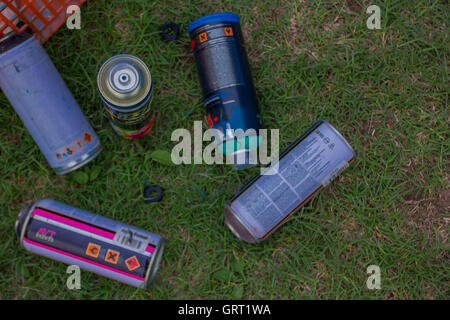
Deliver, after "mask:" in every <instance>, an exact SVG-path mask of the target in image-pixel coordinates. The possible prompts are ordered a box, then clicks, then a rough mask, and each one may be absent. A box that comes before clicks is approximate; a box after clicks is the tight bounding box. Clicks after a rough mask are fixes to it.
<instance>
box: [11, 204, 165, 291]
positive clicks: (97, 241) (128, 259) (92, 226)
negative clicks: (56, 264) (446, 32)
mask: <svg viewBox="0 0 450 320" xmlns="http://www.w3.org/2000/svg"><path fill="white" fill-rule="evenodd" d="M15 229H16V233H17V236H18V237H19V240H20V244H21V246H22V247H23V248H24V249H25V250H27V251H31V252H34V253H36V254H39V255H41V256H44V257H48V258H50V259H54V260H58V261H61V262H64V263H67V264H74V265H78V266H79V267H80V268H83V269H86V270H88V271H91V272H94V273H97V274H100V275H103V276H105V277H108V278H112V279H115V280H118V281H121V282H124V283H127V284H130V285H132V286H135V287H140V288H144V289H146V288H148V286H149V285H150V283H151V281H152V279H153V277H154V276H155V274H156V271H157V269H158V265H159V262H160V260H161V256H162V253H163V251H164V244H165V239H164V238H162V237H160V236H158V235H156V234H153V233H150V232H147V231H144V230H141V229H138V228H134V227H131V226H129V225H126V224H123V223H120V222H117V221H114V220H111V219H108V218H105V217H102V216H99V215H96V214H93V213H90V212H87V211H84V210H81V209H78V208H74V207H71V206H68V205H66V204H63V203H61V202H57V201H55V200H51V199H44V200H38V201H35V202H33V203H32V204H31V205H29V206H27V207H26V208H24V209H23V210H22V211H21V212H20V214H19V217H18V218H17V221H16V225H15Z"/></svg>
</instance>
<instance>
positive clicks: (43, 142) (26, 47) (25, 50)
mask: <svg viewBox="0 0 450 320" xmlns="http://www.w3.org/2000/svg"><path fill="white" fill-rule="evenodd" d="M0 88H1V89H2V90H3V92H4V93H5V95H6V97H7V98H8V100H9V101H10V103H11V104H12V106H13V107H14V109H15V110H16V112H17V114H18V115H19V116H20V118H21V119H22V121H23V123H24V124H25V126H26V127H27V129H28V131H29V132H30V134H31V136H32V137H33V139H34V141H36V143H37V144H38V146H39V148H40V149H41V151H42V153H43V154H44V156H45V157H46V159H47V161H48V163H49V164H50V166H51V167H52V168H53V169H54V170H55V172H56V173H57V174H65V173H68V172H70V171H73V170H75V169H77V168H79V167H81V166H83V165H84V164H86V163H87V162H89V161H90V160H92V159H93V158H95V157H96V156H97V155H98V154H99V153H100V151H101V149H102V148H101V145H100V141H99V139H98V137H97V135H96V134H95V132H94V130H93V129H92V127H91V125H90V124H89V122H88V121H87V119H86V117H85V116H84V115H83V113H82V112H81V110H80V107H79V106H78V104H77V102H76V101H75V99H74V98H73V96H72V94H71V93H70V91H69V89H68V88H67V86H66V84H65V83H64V81H63V79H62V78H61V76H60V75H59V73H58V71H57V70H56V68H55V66H54V65H53V63H52V62H51V60H50V58H49V57H48V55H47V53H46V52H45V50H44V48H43V47H42V46H41V44H40V43H39V41H37V40H36V39H35V38H34V37H32V36H31V35H29V34H25V33H22V34H17V35H15V34H11V35H9V36H7V37H6V39H3V40H2V41H1V42H0Z"/></svg>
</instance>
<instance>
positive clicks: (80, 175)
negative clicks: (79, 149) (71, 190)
mask: <svg viewBox="0 0 450 320" xmlns="http://www.w3.org/2000/svg"><path fill="white" fill-rule="evenodd" d="M73 178H74V179H75V181H76V182H78V183H79V184H86V183H88V181H89V175H88V174H87V173H86V172H83V171H75V172H74V173H73Z"/></svg>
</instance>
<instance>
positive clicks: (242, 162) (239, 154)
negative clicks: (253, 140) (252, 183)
mask: <svg viewBox="0 0 450 320" xmlns="http://www.w3.org/2000/svg"><path fill="white" fill-rule="evenodd" d="M232 156H233V169H234V170H243V169H248V168H251V167H254V166H256V165H257V163H252V162H251V161H250V150H248V149H242V150H238V151H236V152H234V153H233V155H232Z"/></svg>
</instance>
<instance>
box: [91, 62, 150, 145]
mask: <svg viewBox="0 0 450 320" xmlns="http://www.w3.org/2000/svg"><path fill="white" fill-rule="evenodd" d="M97 86H98V90H99V92H100V96H101V98H102V100H103V103H104V105H105V108H106V111H107V113H108V117H109V122H110V123H111V126H112V127H113V129H114V131H116V133H117V134H119V135H120V136H122V137H126V138H130V139H137V138H140V137H143V136H145V135H146V134H147V133H149V132H150V130H151V129H152V127H153V124H154V122H155V111H154V109H153V107H152V105H151V103H152V98H153V82H152V75H151V73H150V69H149V68H148V67H147V65H146V64H145V63H144V62H143V61H142V60H141V59H139V58H138V57H135V56H133V55H130V54H119V55H116V56H113V57H111V58H109V59H108V60H106V62H105V63H104V64H103V65H102V66H101V68H100V71H99V73H98V77H97Z"/></svg>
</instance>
